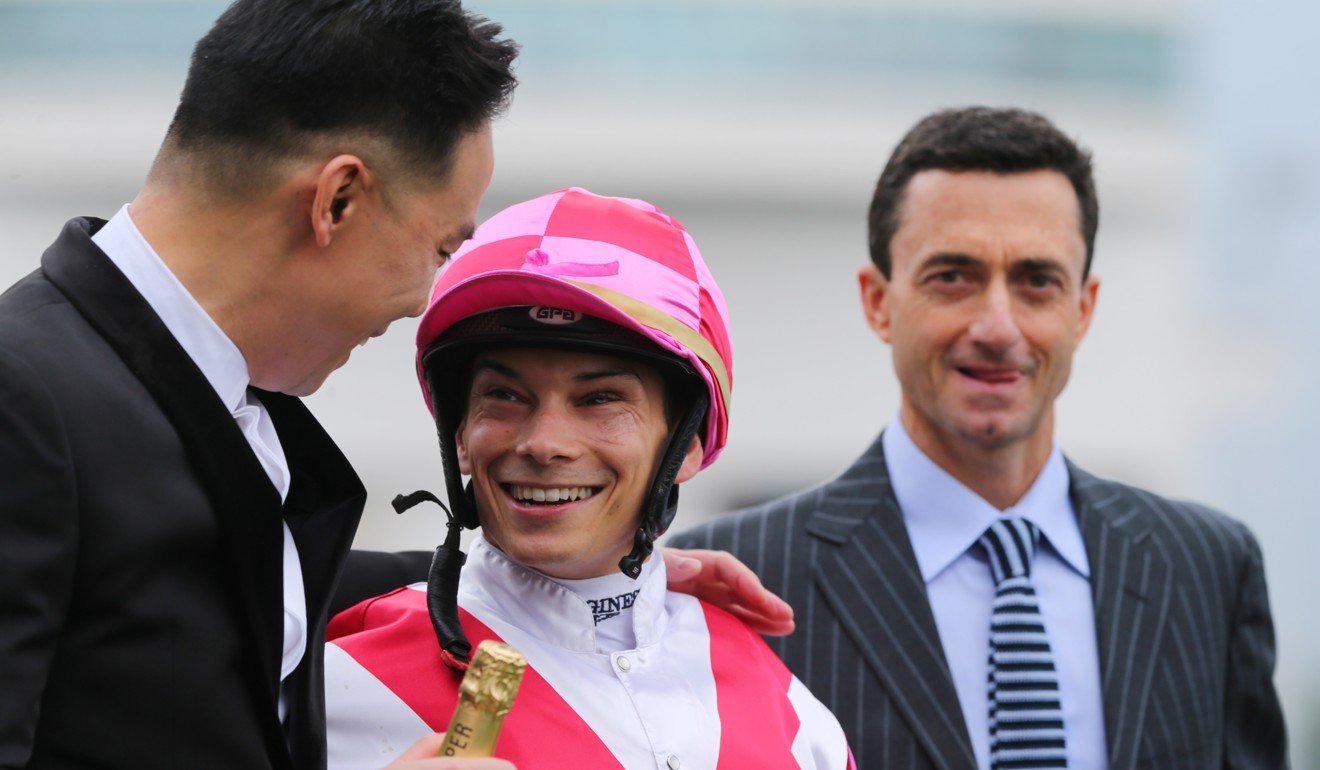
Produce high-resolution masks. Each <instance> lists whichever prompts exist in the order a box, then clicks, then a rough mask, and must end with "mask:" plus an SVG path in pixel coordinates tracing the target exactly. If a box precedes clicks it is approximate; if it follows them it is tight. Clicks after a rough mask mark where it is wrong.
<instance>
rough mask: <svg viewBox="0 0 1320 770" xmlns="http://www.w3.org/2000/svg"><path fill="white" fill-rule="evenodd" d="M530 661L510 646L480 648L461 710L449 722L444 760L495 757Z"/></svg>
mask: <svg viewBox="0 0 1320 770" xmlns="http://www.w3.org/2000/svg"><path fill="white" fill-rule="evenodd" d="M526 668H527V659H526V658H524V657H523V656H522V653H520V652H518V651H517V650H515V649H513V648H512V647H510V646H509V645H507V644H501V643H499V642H496V641H492V640H490V639H487V640H486V641H484V642H482V643H481V644H479V645H477V651H476V653H475V654H474V655H473V656H472V662H471V663H470V664H468V670H467V673H466V674H464V675H463V683H462V684H460V685H459V686H458V706H457V707H456V708H455V709H454V716H453V718H452V719H450V720H449V729H448V730H446V731H445V740H444V743H442V744H440V756H442V757H489V756H493V755H494V754H495V741H496V740H497V739H498V738H499V737H500V726H501V725H503V724H504V716H505V715H506V714H508V713H509V709H511V708H513V697H514V696H515V695H517V694H518V685H520V684H521V683H522V675H523V670H524V669H526Z"/></svg>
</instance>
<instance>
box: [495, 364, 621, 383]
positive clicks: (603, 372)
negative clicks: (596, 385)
mask: <svg viewBox="0 0 1320 770" xmlns="http://www.w3.org/2000/svg"><path fill="white" fill-rule="evenodd" d="M483 369H484V370H489V371H492V372H494V373H496V374H500V375H503V376H505V377H508V378H510V379H514V380H521V379H522V376H521V375H519V374H518V372H516V371H514V370H513V369H510V368H509V367H507V366H505V365H504V364H501V363H499V362H497V361H491V360H488V359H478V360H477V362H476V363H475V364H473V366H472V374H473V376H474V377H475V376H476V374H478V373H479V372H481V371H482V370H483ZM610 377H631V378H633V379H635V380H637V381H638V382H641V380H642V376H641V375H640V374H638V373H637V372H635V371H633V370H631V369H625V368H610V369H593V370H591V371H588V372H580V373H578V374H575V375H573V381H574V382H595V381H596V380H604V379H608V378H610Z"/></svg>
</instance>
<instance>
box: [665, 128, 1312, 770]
mask: <svg viewBox="0 0 1320 770" xmlns="http://www.w3.org/2000/svg"><path fill="white" fill-rule="evenodd" d="M1097 220H1098V206H1097V202H1096V195H1095V189H1094V183H1093V181H1092V177H1091V166H1090V157H1089V155H1088V154H1087V153H1086V152H1085V151H1083V150H1081V149H1080V148H1078V147H1077V146H1076V145H1075V144H1074V143H1073V142H1072V141H1071V140H1069V139H1068V138H1067V137H1066V136H1064V135H1063V134H1062V133H1061V132H1059V131H1058V129H1057V128H1055V127H1054V126H1053V125H1052V124H1051V123H1050V122H1049V121H1047V120H1046V119H1045V118H1043V117H1041V116H1039V115H1035V114H1032V113H1026V112H1022V111H1018V110H991V109H985V108H968V109H961V110H951V111H945V112H940V113H936V114H934V115H931V116H929V117H927V118H926V119H924V120H923V121H921V122H920V123H918V124H917V126H915V127H914V128H913V129H912V130H911V131H910V132H909V133H908V134H907V136H906V137H904V139H903V140H902V142H900V144H899V146H898V147H897V148H896V150H895V151H894V154H893V155H892V156H891V158H890V160H889V163H888V164H887V166H886V168H885V170H884V172H883V173H882V175H881V177H880V181H879V184H878V185H877V188H876V193H875V197H874V199H873V200H872V204H871V211H870V215H869V222H868V224H869V231H870V247H871V257H872V261H873V263H874V264H872V265H868V266H867V267H866V268H863V269H862V270H861V272H860V275H859V278H860V284H861V298H862V305H863V309H864V311H865V315H866V317H867V320H868V322H869V324H870V326H871V327H872V329H873V330H874V331H875V333H876V335H877V336H878V337H879V338H880V339H881V340H882V341H884V342H885V343H886V344H888V345H890V346H891V348H892V354H893V360H894V367H895V370H896V373H897V375H898V379H899V383H900V385H901V389H902V403H901V405H900V408H899V412H898V415H897V416H896V418H895V419H894V420H893V422H891V423H890V425H889V427H888V428H887V429H886V430H885V431H884V432H883V433H882V434H881V436H880V438H878V439H877V440H876V441H875V443H874V444H873V445H872V446H871V448H870V449H868V450H867V451H866V453H865V454H863V455H862V457H861V458H860V459H858V460H857V462H856V463H854V464H853V466H852V467H851V468H849V469H848V470H847V471H845V472H844V473H843V475H842V476H840V477H839V478H837V479H835V480H834V481H831V482H829V483H827V484H824V485H823V486H820V487H818V488H815V489H812V490H809V491H807V492H804V493H801V494H798V495H795V496H792V497H789V498H787V499H784V500H779V501H775V502H771V503H768V504H766V505H763V506H761V507H759V508H755V509H752V510H749V511H745V512H741V513H739V514H736V515H732V516H728V517H725V518H723V519H722V520H720V521H717V522H715V523H713V524H709V525H706V526H703V527H700V528H698V529H695V530H690V531H688V532H684V533H681V534H679V535H678V536H676V537H674V538H673V539H672V540H671V543H670V544H671V545H674V546H677V547H686V548H713V549H722V550H728V551H730V552H732V553H733V554H734V555H735V556H737V557H739V558H740V559H742V560H743V561H745V562H746V563H747V564H748V565H750V566H751V567H752V568H753V569H754V570H755V571H756V572H757V573H758V574H759V575H760V577H761V578H762V580H763V581H764V582H765V584H766V586H767V587H768V588H770V589H771V590H774V591H776V592H778V593H779V594H780V595H782V596H783V597H785V598H786V599H787V600H788V601H789V603H790V604H791V605H792V606H793V607H794V609H795V611H796V615H797V620H798V625H799V629H800V630H799V631H798V632H797V633H796V634H794V635H792V636H790V637H787V638H783V639H775V640H771V643H772V645H773V646H774V647H775V649H776V651H777V652H778V653H779V655H780V656H781V657H782V658H783V659H784V660H785V661H786V662H787V663H788V665H789V667H790V668H791V669H792V670H793V671H794V672H795V673H796V674H797V675H798V676H799V677H800V678H801V679H802V680H803V681H804V682H805V683H806V684H807V686H808V687H810V688H811V690H812V691H813V692H815V693H816V694H817V695H818V696H819V697H820V698H821V699H822V700H823V701H824V702H825V703H826V705H828V706H829V707H830V709H831V710H832V711H834V713H835V714H836V715H837V716H838V717H839V719H840V721H841V722H842V723H843V726H844V729H845V731H846V732H847V734H848V739H849V743H850V744H851V745H852V746H853V749H854V751H855V752H856V757H857V761H858V766H859V767H867V768H873V767H874V768H905V769H906V768H940V769H941V770H963V769H964V768H974V767H980V768H1000V767H1011V766H1030V767H1063V766H1066V767H1069V768H1073V770H1080V769H1082V768H1096V769H1099V770H1104V768H1111V769H1113V770H1117V769H1118V768H1138V767H1149V768H1156V767H1158V768H1187V769H1188V770H1192V769H1193V768H1195V769H1197V770H1201V769H1203V768H1220V767H1231V768H1279V767H1285V766H1286V765H1287V759H1286V739H1285V735H1284V726H1283V717H1282V713H1281V711H1280V707H1279V703H1278V699H1277V696H1276V694H1275V691H1274V686H1273V682H1272V677H1273V669H1274V634H1273V625H1272V621H1271V618H1270V611H1269V603H1268V599H1267V596H1266V590H1265V582H1264V573H1263V568H1262V562H1261V554H1260V549H1259V547H1258V546H1257V544H1256V541H1255V539H1254V538H1253V537H1252V535H1251V533H1250V532H1249V531H1248V530H1247V528H1246V527H1245V526H1243V525H1242V524H1240V523H1238V522H1236V521H1234V520H1232V519H1230V518H1228V517H1227V516H1224V515H1223V514H1220V513H1218V512H1216V511H1213V510H1210V509H1208V508H1205V507H1202V506H1199V505H1195V504H1191V503H1184V502H1174V501H1171V500H1166V499H1163V498H1160V497H1158V496H1156V495H1153V494H1151V493H1149V492H1145V491H1143V490H1139V489H1135V488H1132V487H1128V486H1125V485H1122V484H1119V483H1116V482H1112V481H1105V480H1101V479H1098V478H1096V477H1094V476H1092V475H1090V474H1088V473H1086V472H1085V471H1083V470H1081V469H1080V468H1078V467H1076V466H1074V465H1072V464H1071V463H1070V462H1069V461H1067V460H1066V459H1065V458H1064V457H1063V455H1062V454H1061V453H1060V451H1059V449H1058V447H1057V446H1056V445H1055V443H1054V438H1053V432H1054V431H1053V428H1054V412H1053V404H1054V400H1055V398H1056V397H1057V396H1058V395H1059V393H1060V392H1061V391H1062V390H1063V387H1064V385H1065V384H1066V382H1067V379H1068V375H1069V371H1070V368H1071V360H1072V355H1073V353H1074V351H1075V350H1076V348H1077V347H1078V345H1079V344H1080V342H1081V340H1082V338H1083V336H1084V335H1085V333H1086V330H1087V328H1088V326H1089V323H1090V319H1091V316H1092V311H1093V310H1094V307H1095V302H1096V297H1097V294H1098V288H1099V281H1098V280H1097V279H1096V278H1095V277H1094V276H1092V275H1091V274H1090V263H1091V256H1092V252H1093V246H1094V239H1095V232H1096V225H1097ZM1001 521H1002V522H1012V523H1013V526H1014V527H1016V528H1019V529H1020V531H1021V532H1022V533H1029V534H1028V539H1029V537H1030V535H1035V536H1038V542H1037V544H1036V546H1035V549H1034V554H1033V555H1032V557H1031V560H1030V561H1029V567H1028V569H1029V580H1030V581H1031V583H1032V585H1033V586H1034V592H1035V593H1034V595H1033V598H1035V599H1037V600H1038V602H1037V604H1038V606H1033V607H1031V610H1032V612H1033V613H1035V614H1034V615H1033V616H1032V617H1033V618H1034V620H1033V622H1036V623H1039V624H1040V625H1039V626H1038V627H1043V629H1044V632H1045V636H1046V637H1047V638H1048V644H1046V645H1044V647H1047V648H1048V649H1047V651H1046V653H1045V658H1043V659H1042V660H1043V661H1044V662H1042V663H1041V664H1040V668H1041V669H1042V670H1043V671H1045V672H1046V673H1045V679H1046V680H1047V683H1048V687H1049V690H1050V692H1051V693H1052V695H1051V699H1050V701H1049V708H1050V709H1051V711H1050V713H1049V716H1050V717H1051V718H1053V719H1057V720H1058V721H1057V724H1058V726H1059V731H1058V736H1057V741H1055V740H1053V739H1054V737H1055V736H1053V735H1051V736H1050V737H1051V741H1050V742H1049V744H1050V746H1051V747H1053V749H1052V750H1057V751H1056V754H1057V756H1054V757H1053V758H1052V759H1048V760H1043V761H1041V762H1040V763H1039V764H1027V765H1012V764H1010V763H1009V762H1008V759H1009V757H1008V755H1007V754H1006V753H1005V748H1004V746H1005V741H1006V740H1007V739H1006V738H1005V733H1006V731H1007V730H1008V728H1006V727H1005V725H1006V723H1007V720H1006V718H1005V717H1004V713H1005V712H1003V711H1002V710H1001V711H1000V712H999V716H998V717H995V716H992V715H991V711H990V708H991V707H990V700H991V699H992V698H993V697H995V696H994V694H993V690H994V688H993V687H992V688H991V691H992V692H991V693H989V694H988V693H987V675H988V671H987V669H988V668H993V667H994V665H997V664H990V665H989V666H988V664H987V659H988V653H989V652H990V651H991V646H992V645H993V644H997V643H998V642H996V641H995V638H996V637H995V635H994V634H992V626H993V628H994V629H995V633H998V629H1000V628H1001V626H999V625H998V623H999V622H1000V616H999V612H1000V609H998V608H997V607H998V605H997V604H996V601H997V600H996V585H997V583H996V581H997V580H999V579H1000V578H1001V577H1002V575H1001V574H1000V573H1001V571H1002V570H1001V568H1000V567H998V566H997V567H996V569H995V570H994V571H993V574H992V570H991V567H990V562H989V559H988V552H989V551H993V549H992V548H990V547H989V546H987V545H985V543H987V542H988V541H987V540H986V538H988V537H989V536H990V535H989V532H988V530H991V529H995V528H996V527H992V526H991V525H995V524H996V522H1001ZM1019 529H1015V530H1014V531H1015V532H1016V531H1019ZM1018 542H1022V540H1021V539H1019V541H1018ZM1001 554H1002V552H1001ZM998 563H999V562H997V564H998ZM992 606H993V607H995V609H992ZM992 613H993V617H992ZM996 649H998V648H996ZM992 676H993V675H992ZM999 697H1000V702H999V703H1000V705H999V707H1000V708H1001V709H1002V708H1005V707H1004V706H1003V703H1004V702H1005V696H1003V695H1001V696H999ZM1051 724H1056V723H1054V722H1051ZM996 730H998V731H999V732H998V734H997V735H996V733H995V731H996ZM1019 738H1021V736H1019ZM1022 745H1027V744H1022ZM1042 745H1043V744H1042ZM1042 756H1044V755H1042Z"/></svg>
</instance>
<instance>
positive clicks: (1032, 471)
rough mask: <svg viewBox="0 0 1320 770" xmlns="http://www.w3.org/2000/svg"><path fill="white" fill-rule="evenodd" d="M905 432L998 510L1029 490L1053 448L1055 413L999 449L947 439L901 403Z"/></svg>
mask: <svg viewBox="0 0 1320 770" xmlns="http://www.w3.org/2000/svg"><path fill="white" fill-rule="evenodd" d="M900 419H902V421H903V428H904V429H905V430H906V431H907V432H908V435H909V436H910V437H911V438H912V443H914V444H916V445H917V448H918V449H920V450H921V451H922V452H923V453H924V454H925V455H926V456H927V457H929V458H930V459H931V461H932V462H934V463H935V464H936V465H938V466H940V468H942V469H944V471H945V472H947V473H948V474H949V475H950V476H953V477H954V478H955V479H957V480H958V481H959V483H961V484H962V485H963V486H965V487H967V488H968V489H970V490H972V491H973V492H975V493H976V494H977V495H979V496H980V497H981V498H982V499H984V500H985V501H986V502H988V503H990V504H991V505H993V506H995V507H996V508H998V509H999V510H1001V511H1002V510H1006V509H1008V508H1011V507H1012V506H1014V505H1016V504H1017V502H1018V501H1019V500H1021V499H1022V497H1023V496H1024V495H1025V494H1026V493H1027V491H1028V490H1029V489H1031V485H1032V484H1034V483H1035V481H1036V478H1037V477H1038V476H1039V475H1040V472H1041V469H1042V468H1044V467H1045V463H1046V461H1048V460H1049V457H1050V453H1051V452H1052V451H1053V447H1054V409H1053V407H1050V409H1049V410H1048V411H1047V412H1046V414H1045V415H1044V416H1043V417H1042V418H1041V422H1040V425H1038V426H1037V427H1036V430H1034V431H1033V432H1032V434H1031V435H1029V436H1027V437H1025V438H1023V439H1021V440H1018V441H1013V442H1009V443H1007V444H1003V445H997V446H985V445H982V444H977V443H974V442H972V441H969V440H967V439H963V438H959V437H957V436H951V435H949V434H948V433H947V432H946V431H942V430H939V429H938V428H937V427H936V426H934V425H933V424H932V423H931V422H929V421H928V420H925V419H923V418H921V417H920V416H919V415H918V414H917V413H916V410H915V409H914V408H912V407H911V406H910V405H909V404H908V403H907V402H904V404H903V408H902V410H901V412H900Z"/></svg>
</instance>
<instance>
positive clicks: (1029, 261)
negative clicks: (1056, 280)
mask: <svg viewBox="0 0 1320 770" xmlns="http://www.w3.org/2000/svg"><path fill="white" fill-rule="evenodd" d="M1013 269H1014V270H1050V271H1053V272H1056V273H1067V272H1068V271H1067V270H1066V269H1064V266H1063V264H1062V263H1061V262H1059V260H1057V259H1052V258H1050V257H1028V258H1026V259H1022V260H1018V261H1017V262H1015V263H1013Z"/></svg>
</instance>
